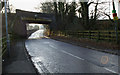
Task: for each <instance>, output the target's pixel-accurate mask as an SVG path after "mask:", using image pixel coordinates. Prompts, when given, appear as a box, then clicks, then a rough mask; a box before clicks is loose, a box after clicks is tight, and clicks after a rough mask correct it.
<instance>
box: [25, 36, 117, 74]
mask: <svg viewBox="0 0 120 75" xmlns="http://www.w3.org/2000/svg"><path fill="white" fill-rule="evenodd" d="M25 45H26V48H27V51H28V52H29V55H30V56H31V59H32V61H33V62H34V65H35V66H36V68H37V69H38V71H39V73H118V67H119V66H118V56H117V55H112V54H108V53H103V52H99V51H95V50H91V49H87V48H83V47H80V46H75V45H72V44H68V43H64V42H60V41H56V40H53V39H45V38H44V39H29V40H26V43H25Z"/></svg>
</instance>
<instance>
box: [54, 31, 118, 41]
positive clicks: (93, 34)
mask: <svg viewBox="0 0 120 75" xmlns="http://www.w3.org/2000/svg"><path fill="white" fill-rule="evenodd" d="M52 35H55V36H66V37H76V38H86V39H93V40H97V41H109V42H119V41H120V31H118V40H116V32H115V31H106V30H103V31H53V32H52Z"/></svg>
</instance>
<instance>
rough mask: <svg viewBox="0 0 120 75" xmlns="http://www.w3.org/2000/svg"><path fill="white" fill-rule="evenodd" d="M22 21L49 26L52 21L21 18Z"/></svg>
mask: <svg viewBox="0 0 120 75" xmlns="http://www.w3.org/2000/svg"><path fill="white" fill-rule="evenodd" d="M22 20H23V21H25V22H26V23H38V24H50V23H51V22H52V20H50V19H44V18H38V19H35V18H22Z"/></svg>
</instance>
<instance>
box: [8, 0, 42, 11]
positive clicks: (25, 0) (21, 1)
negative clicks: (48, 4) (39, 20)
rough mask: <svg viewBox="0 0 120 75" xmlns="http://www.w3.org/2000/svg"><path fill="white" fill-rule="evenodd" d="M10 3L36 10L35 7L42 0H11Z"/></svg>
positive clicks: (21, 7) (17, 6) (23, 8)
mask: <svg viewBox="0 0 120 75" xmlns="http://www.w3.org/2000/svg"><path fill="white" fill-rule="evenodd" d="M9 3H10V4H12V5H13V6H14V7H15V8H16V9H22V10H27V11H34V12H36V11H37V10H35V7H37V6H38V5H39V4H40V0H9Z"/></svg>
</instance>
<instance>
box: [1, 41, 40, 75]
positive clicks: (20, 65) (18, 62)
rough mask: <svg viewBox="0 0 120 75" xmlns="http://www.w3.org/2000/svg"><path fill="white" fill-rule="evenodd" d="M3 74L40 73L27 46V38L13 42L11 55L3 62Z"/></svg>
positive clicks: (25, 74)
mask: <svg viewBox="0 0 120 75" xmlns="http://www.w3.org/2000/svg"><path fill="white" fill-rule="evenodd" d="M2 63H3V65H2V67H3V69H2V74H3V75H38V72H37V69H36V68H35V67H34V65H33V63H32V61H31V59H30V56H29V55H28V53H27V50H26V48H25V40H17V41H15V42H13V43H12V44H11V48H10V51H9V57H8V58H7V59H5V60H4V61H3V62H2Z"/></svg>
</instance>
